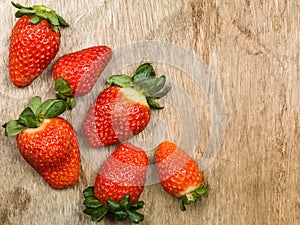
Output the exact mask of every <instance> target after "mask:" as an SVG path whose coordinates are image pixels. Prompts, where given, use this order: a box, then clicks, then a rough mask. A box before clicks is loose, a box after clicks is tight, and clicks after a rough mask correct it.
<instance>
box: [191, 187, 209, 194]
mask: <svg viewBox="0 0 300 225" xmlns="http://www.w3.org/2000/svg"><path fill="white" fill-rule="evenodd" d="M194 192H195V193H197V194H198V195H206V194H207V188H205V187H199V188H197V189H196V190H195V191H194Z"/></svg>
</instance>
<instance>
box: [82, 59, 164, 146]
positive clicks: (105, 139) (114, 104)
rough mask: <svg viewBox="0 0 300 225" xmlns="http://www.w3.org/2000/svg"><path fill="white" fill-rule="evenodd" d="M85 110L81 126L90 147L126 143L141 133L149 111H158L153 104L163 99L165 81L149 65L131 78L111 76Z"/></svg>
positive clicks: (149, 113) (143, 66) (140, 68)
mask: <svg viewBox="0 0 300 225" xmlns="http://www.w3.org/2000/svg"><path fill="white" fill-rule="evenodd" d="M107 81H108V83H110V84H111V86H109V87H108V88H106V89H105V90H104V91H102V92H101V93H100V94H99V96H98V98H97V99H96V101H95V103H94V104H93V105H92V106H91V107H90V108H89V110H88V112H87V114H86V117H85V120H84V122H83V125H82V129H83V132H84V134H85V136H86V138H87V140H88V142H89V144H90V146H92V147H101V146H106V145H112V144H116V143H119V142H122V141H125V140H128V139H129V138H131V137H132V136H133V135H136V134H138V133H140V132H141V131H143V130H144V129H145V128H146V126H147V125H148V123H149V121H150V116H151V112H150V107H152V108H156V109H161V108H162V107H161V106H160V105H159V104H158V103H156V102H154V101H153V99H158V98H161V97H163V96H165V95H166V94H167V93H168V91H169V90H170V86H166V87H165V88H164V85H165V82H166V77H165V76H164V75H163V76H160V77H158V78H157V77H156V75H155V71H154V69H153V67H152V65H151V64H149V63H145V64H142V65H140V66H139V67H138V68H137V70H136V73H135V75H134V76H133V77H130V76H128V75H114V76H112V77H110V78H108V80H107Z"/></svg>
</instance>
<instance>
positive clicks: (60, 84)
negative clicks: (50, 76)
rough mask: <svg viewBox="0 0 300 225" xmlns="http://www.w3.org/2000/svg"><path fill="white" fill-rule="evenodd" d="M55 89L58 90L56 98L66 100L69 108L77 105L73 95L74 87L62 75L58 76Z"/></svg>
mask: <svg viewBox="0 0 300 225" xmlns="http://www.w3.org/2000/svg"><path fill="white" fill-rule="evenodd" d="M54 89H55V90H56V91H57V93H56V98H57V99H60V100H63V101H65V102H66V104H67V106H68V109H73V108H74V107H75V99H74V97H73V96H72V92H73V88H71V87H70V85H69V83H68V81H66V80H65V79H63V78H61V77H59V78H57V79H56V80H55V87H54Z"/></svg>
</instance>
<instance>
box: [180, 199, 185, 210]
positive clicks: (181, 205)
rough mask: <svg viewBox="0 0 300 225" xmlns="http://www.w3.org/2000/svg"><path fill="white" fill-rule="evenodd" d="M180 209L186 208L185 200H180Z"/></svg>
mask: <svg viewBox="0 0 300 225" xmlns="http://www.w3.org/2000/svg"><path fill="white" fill-rule="evenodd" d="M180 210H181V211H185V210H186V207H185V205H184V203H183V200H181V201H180Z"/></svg>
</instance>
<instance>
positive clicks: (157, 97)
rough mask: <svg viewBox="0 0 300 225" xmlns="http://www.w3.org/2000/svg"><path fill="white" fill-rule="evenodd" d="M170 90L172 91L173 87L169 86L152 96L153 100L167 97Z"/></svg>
mask: <svg viewBox="0 0 300 225" xmlns="http://www.w3.org/2000/svg"><path fill="white" fill-rule="evenodd" d="M170 90H171V85H167V86H165V87H164V88H163V89H162V90H161V91H160V92H158V93H156V94H154V95H152V96H151V98H155V99H159V98H162V97H164V96H166V95H167V94H168V93H169V91H170Z"/></svg>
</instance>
